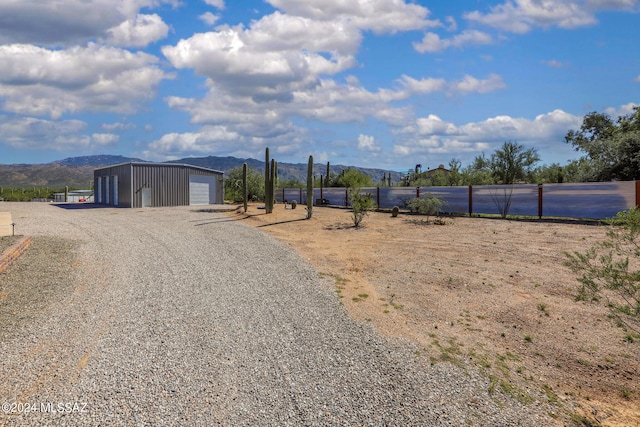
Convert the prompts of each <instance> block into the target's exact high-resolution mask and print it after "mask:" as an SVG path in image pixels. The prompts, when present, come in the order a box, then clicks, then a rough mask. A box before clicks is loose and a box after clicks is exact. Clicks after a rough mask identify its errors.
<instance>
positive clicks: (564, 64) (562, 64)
mask: <svg viewBox="0 0 640 427" xmlns="http://www.w3.org/2000/svg"><path fill="white" fill-rule="evenodd" d="M542 63H543V64H545V65H546V66H548V67H551V68H564V67H567V66H569V63H568V62H561V61H558V60H556V59H551V60H549V61H542Z"/></svg>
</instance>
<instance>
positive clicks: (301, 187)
mask: <svg viewBox="0 0 640 427" xmlns="http://www.w3.org/2000/svg"><path fill="white" fill-rule="evenodd" d="M299 199H300V204H301V205H306V203H302V187H300V197H299Z"/></svg>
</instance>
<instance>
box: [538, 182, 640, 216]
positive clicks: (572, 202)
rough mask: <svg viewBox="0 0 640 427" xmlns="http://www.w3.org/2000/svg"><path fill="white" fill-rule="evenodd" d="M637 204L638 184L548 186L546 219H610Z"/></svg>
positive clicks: (613, 183) (544, 202) (545, 186)
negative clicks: (549, 217)
mask: <svg viewBox="0 0 640 427" xmlns="http://www.w3.org/2000/svg"><path fill="white" fill-rule="evenodd" d="M635 205H636V183H635V181H622V182H585V183H577V184H545V185H544V193H543V198H542V206H543V207H542V212H543V215H544V216H557V217H569V218H598V219H603V218H610V217H612V216H614V215H615V214H616V213H618V212H620V211H623V210H627V209H631V208H632V207H633V206H635Z"/></svg>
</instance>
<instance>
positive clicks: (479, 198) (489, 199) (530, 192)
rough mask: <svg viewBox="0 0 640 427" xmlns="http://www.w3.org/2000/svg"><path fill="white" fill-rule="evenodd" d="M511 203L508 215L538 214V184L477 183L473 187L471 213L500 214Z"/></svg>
mask: <svg viewBox="0 0 640 427" xmlns="http://www.w3.org/2000/svg"><path fill="white" fill-rule="evenodd" d="M509 202H510V203H511V205H510V208H509V211H508V213H509V215H528V216H538V185H536V184H519V185H513V186H512V185H478V186H474V187H473V213H478V214H498V215H499V214H500V213H501V212H500V211H501V210H502V209H504V207H505V205H506V204H507V203H509Z"/></svg>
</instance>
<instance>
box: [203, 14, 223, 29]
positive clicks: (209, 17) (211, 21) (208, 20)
mask: <svg viewBox="0 0 640 427" xmlns="http://www.w3.org/2000/svg"><path fill="white" fill-rule="evenodd" d="M198 19H200V20H201V21H202V22H204V23H205V24H207V25H211V26H213V25H215V23H216V22H218V20H219V19H220V16H218V15H215V14H213V13H211V12H205V13H203V14H202V15H200V16H198Z"/></svg>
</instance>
